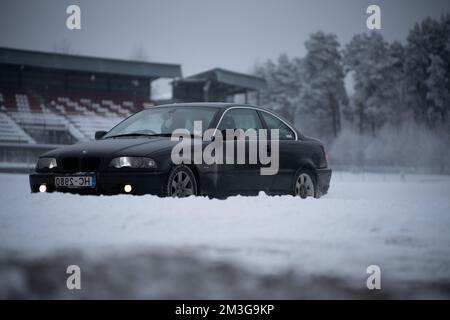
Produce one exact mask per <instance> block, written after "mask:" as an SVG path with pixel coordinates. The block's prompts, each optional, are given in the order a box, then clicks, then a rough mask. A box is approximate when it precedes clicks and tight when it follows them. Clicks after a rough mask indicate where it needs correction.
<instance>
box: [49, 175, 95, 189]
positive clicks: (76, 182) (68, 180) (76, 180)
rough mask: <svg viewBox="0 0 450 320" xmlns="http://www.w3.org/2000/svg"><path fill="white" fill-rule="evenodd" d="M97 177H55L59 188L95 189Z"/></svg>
mask: <svg viewBox="0 0 450 320" xmlns="http://www.w3.org/2000/svg"><path fill="white" fill-rule="evenodd" d="M95 183H96V179H95V176H64V177H55V186H56V187H57V188H94V187H95Z"/></svg>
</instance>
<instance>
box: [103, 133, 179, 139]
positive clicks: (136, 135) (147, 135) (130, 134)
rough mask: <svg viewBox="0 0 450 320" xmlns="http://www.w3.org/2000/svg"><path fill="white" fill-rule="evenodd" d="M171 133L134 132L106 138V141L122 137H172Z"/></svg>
mask: <svg viewBox="0 0 450 320" xmlns="http://www.w3.org/2000/svg"><path fill="white" fill-rule="evenodd" d="M171 135H172V134H171V133H139V132H132V133H124V134H117V135H115V136H110V137H106V138H105V139H109V138H120V137H141V136H142V137H170V136H171Z"/></svg>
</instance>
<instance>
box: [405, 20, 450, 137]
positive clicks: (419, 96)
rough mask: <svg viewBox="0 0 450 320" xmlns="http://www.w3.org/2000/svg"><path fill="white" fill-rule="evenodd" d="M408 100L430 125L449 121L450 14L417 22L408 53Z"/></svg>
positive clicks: (423, 120) (410, 36)
mask: <svg viewBox="0 0 450 320" xmlns="http://www.w3.org/2000/svg"><path fill="white" fill-rule="evenodd" d="M405 73H406V75H407V78H406V85H407V87H406V88H407V98H408V104H409V105H410V106H411V108H412V109H413V110H414V114H415V118H416V120H418V121H419V122H425V123H426V124H428V125H429V126H430V127H432V128H433V127H435V126H436V125H437V124H439V123H442V122H445V121H447V120H448V119H447V114H448V108H449V107H450V106H449V104H448V92H449V90H450V84H449V81H448V79H449V77H450V15H445V16H442V17H441V19H439V20H435V19H432V18H427V19H425V20H423V21H422V22H421V23H417V24H416V25H415V26H414V27H413V29H412V30H411V31H410V33H409V35H408V39H407V46H406V55H405Z"/></svg>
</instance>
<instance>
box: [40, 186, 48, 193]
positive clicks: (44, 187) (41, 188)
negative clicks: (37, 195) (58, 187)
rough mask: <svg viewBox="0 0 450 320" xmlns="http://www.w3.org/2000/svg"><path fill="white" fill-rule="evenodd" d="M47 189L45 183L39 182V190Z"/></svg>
mask: <svg viewBox="0 0 450 320" xmlns="http://www.w3.org/2000/svg"><path fill="white" fill-rule="evenodd" d="M46 191H47V186H46V185H45V184H41V185H40V186H39V192H46Z"/></svg>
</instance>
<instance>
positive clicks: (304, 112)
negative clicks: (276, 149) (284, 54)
mask: <svg viewBox="0 0 450 320" xmlns="http://www.w3.org/2000/svg"><path fill="white" fill-rule="evenodd" d="M305 46H306V49H307V54H306V56H305V58H303V59H302V60H301V76H302V82H303V85H302V90H301V92H300V101H299V104H300V111H301V112H300V113H297V118H298V122H299V123H301V124H302V126H303V127H306V128H308V129H309V130H308V129H307V132H310V131H313V132H314V131H317V130H319V132H315V133H317V134H319V136H321V137H322V138H325V139H327V138H328V139H333V138H335V137H337V135H338V133H339V132H340V130H341V108H342V107H343V106H346V105H347V104H348V97H347V93H346V91H345V87H344V77H345V75H344V68H343V62H342V56H341V52H340V51H339V46H340V45H339V42H338V41H337V36H336V35H334V34H326V33H324V32H322V31H319V32H316V33H313V34H311V35H310V37H309V39H308V40H307V41H306V42H305ZM305 119H308V120H305Z"/></svg>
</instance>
